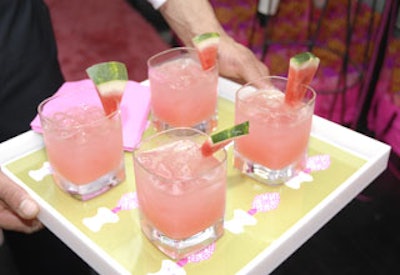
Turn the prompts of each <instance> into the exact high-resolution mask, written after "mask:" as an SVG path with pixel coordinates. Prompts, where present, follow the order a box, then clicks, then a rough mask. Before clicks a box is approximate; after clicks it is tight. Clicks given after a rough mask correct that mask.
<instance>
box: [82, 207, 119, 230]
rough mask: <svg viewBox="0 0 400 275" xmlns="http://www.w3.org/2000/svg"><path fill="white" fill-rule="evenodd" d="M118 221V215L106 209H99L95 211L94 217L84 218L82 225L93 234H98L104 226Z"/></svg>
mask: <svg viewBox="0 0 400 275" xmlns="http://www.w3.org/2000/svg"><path fill="white" fill-rule="evenodd" d="M118 221H119V217H118V215H116V214H115V213H114V212H112V211H111V210H110V209H108V208H106V207H100V208H98V209H97V214H96V215H95V216H93V217H90V218H84V219H83V224H84V225H86V227H88V228H89V229H90V230H92V231H93V232H99V231H100V229H101V228H102V227H103V225H104V224H106V223H117V222H118Z"/></svg>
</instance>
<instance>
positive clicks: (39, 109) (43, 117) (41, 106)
mask: <svg viewBox="0 0 400 275" xmlns="http://www.w3.org/2000/svg"><path fill="white" fill-rule="evenodd" d="M65 96H68V97H71V96H72V95H71V94H54V95H52V96H50V97H47V98H45V99H44V100H42V101H41V102H40V103H39V105H38V107H37V113H38V115H39V118H40V121H41V122H43V121H44V122H46V123H50V124H55V123H56V120H54V119H52V114H50V115H45V114H43V110H44V108H45V105H46V104H47V103H49V102H50V101H52V100H55V99H57V98H62V97H65ZM99 100H100V99H99ZM117 105H118V109H117V110H115V111H113V112H111V113H109V114H106V113H105V112H104V116H103V117H101V118H98V119H95V120H91V121H90V122H87V123H82V124H79V125H75V126H71V127H70V129H81V128H85V127H88V126H90V125H93V124H96V123H101V122H102V121H107V120H109V119H111V118H113V117H115V116H118V115H120V114H121V108H120V104H117ZM74 106H76V107H79V108H81V109H82V107H85V106H98V107H103V105H102V103H101V100H100V104H99V105H94V104H85V103H80V102H78V103H77V104H76V105H74ZM71 107H73V106H71ZM56 112H64V111H55V112H53V114H54V113H56ZM43 127H44V125H43V123H42V128H43Z"/></svg>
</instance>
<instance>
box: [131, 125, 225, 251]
mask: <svg viewBox="0 0 400 275" xmlns="http://www.w3.org/2000/svg"><path fill="white" fill-rule="evenodd" d="M207 138H208V135H206V134H205V133H203V132H201V131H199V130H197V129H193V128H186V127H185V128H174V129H169V130H165V131H162V132H159V133H157V134H155V135H154V136H152V137H149V138H148V139H146V140H144V141H142V142H141V143H140V145H139V147H138V148H137V149H136V150H135V151H134V169H135V181H136V192H137V197H138V202H139V213H140V222H141V228H142V231H143V233H144V235H145V236H146V237H147V238H148V239H149V240H150V241H151V242H152V243H153V244H154V245H155V246H156V247H157V248H158V249H160V250H161V251H162V252H164V253H165V254H166V255H168V256H169V257H171V258H173V259H182V258H184V257H186V256H188V255H189V254H192V253H195V252H197V251H199V250H201V249H203V248H205V247H206V246H207V245H209V244H211V243H213V242H214V241H216V240H217V239H218V238H220V237H221V236H222V234H223V232H224V229H223V223H224V212H225V198H226V158H227V154H226V151H225V150H220V151H219V152H216V153H215V154H214V155H213V156H211V157H204V156H203V155H202V153H201V150H200V146H201V144H202V143H203V142H204V141H205V140H206V139H207Z"/></svg>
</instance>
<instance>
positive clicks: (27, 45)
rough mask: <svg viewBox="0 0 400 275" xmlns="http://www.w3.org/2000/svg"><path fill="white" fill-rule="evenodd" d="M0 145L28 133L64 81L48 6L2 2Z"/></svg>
mask: <svg viewBox="0 0 400 275" xmlns="http://www.w3.org/2000/svg"><path fill="white" fill-rule="evenodd" d="M0 68H1V69H0V142H1V141H4V140H6V139H8V138H10V137H13V136H15V135H18V134H20V133H22V132H24V131H27V130H29V129H30V128H29V123H30V122H31V120H32V119H33V118H34V116H35V115H36V108H37V105H38V104H39V103H40V102H41V101H42V100H43V99H44V98H46V97H48V96H50V95H52V94H53V93H54V92H55V91H56V90H57V89H58V88H59V87H60V86H61V84H62V83H63V82H64V79H63V76H62V73H61V70H60V66H59V63H58V60H57V48H56V42H55V38H54V33H53V29H52V26H51V19H50V15H49V11H48V9H47V6H46V5H45V4H44V2H43V1H42V0H0Z"/></svg>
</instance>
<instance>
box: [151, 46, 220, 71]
mask: <svg viewBox="0 0 400 275" xmlns="http://www.w3.org/2000/svg"><path fill="white" fill-rule="evenodd" d="M183 51H186V52H189V53H191V54H193V55H194V56H195V57H196V59H197V61H198V62H199V64H200V59H199V56H198V53H197V49H196V48H195V47H190V46H179V47H172V48H169V49H166V50H164V51H161V52H158V53H156V54H154V55H152V56H150V57H149V58H148V59H147V62H146V63H147V68H150V67H153V66H154V65H151V63H152V62H153V61H154V60H155V59H157V58H159V57H161V56H164V55H167V54H170V53H174V52H183ZM167 60H171V58H168V59H167ZM167 60H164V62H166V61H167ZM200 65H201V64H200ZM217 66H218V62H217V63H216V64H215V65H214V66H212V67H210V68H208V69H207V70H204V71H205V72H208V71H212V70H214V69H215V68H216V67H217Z"/></svg>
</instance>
